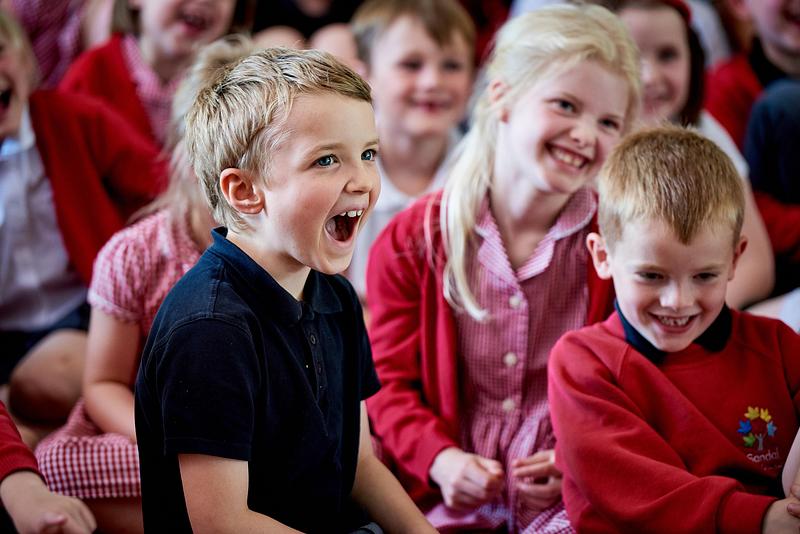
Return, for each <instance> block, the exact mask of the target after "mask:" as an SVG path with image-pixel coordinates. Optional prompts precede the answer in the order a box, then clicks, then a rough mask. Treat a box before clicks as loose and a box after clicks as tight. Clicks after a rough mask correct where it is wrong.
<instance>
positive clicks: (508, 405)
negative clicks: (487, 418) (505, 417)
mask: <svg viewBox="0 0 800 534" xmlns="http://www.w3.org/2000/svg"><path fill="white" fill-rule="evenodd" d="M516 407H517V403H516V402H514V399H512V398H511V397H508V398H507V399H505V400H504V401H503V411H504V412H506V413H508V412H510V411H512V410H514V408H516Z"/></svg>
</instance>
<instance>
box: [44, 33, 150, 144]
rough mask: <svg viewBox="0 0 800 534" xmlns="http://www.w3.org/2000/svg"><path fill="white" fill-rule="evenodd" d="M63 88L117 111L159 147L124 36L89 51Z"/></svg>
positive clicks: (76, 61) (78, 62)
mask: <svg viewBox="0 0 800 534" xmlns="http://www.w3.org/2000/svg"><path fill="white" fill-rule="evenodd" d="M58 87H59V89H62V90H64V91H67V92H69V93H80V94H85V95H90V96H93V97H95V98H97V99H98V100H100V101H102V102H103V103H104V104H105V105H107V106H110V107H111V108H113V109H114V110H116V111H117V112H118V113H119V114H120V115H122V117H123V118H125V119H127V121H128V122H129V123H130V124H131V125H132V126H133V127H134V128H135V129H136V130H137V131H138V132H139V133H140V134H142V135H143V136H145V137H146V138H147V139H150V141H151V142H152V143H153V145H154V146H159V143H158V141H157V140H156V138H155V135H154V134H153V128H152V127H151V126H150V118H149V117H148V116H147V112H146V111H145V109H144V105H143V104H142V101H141V100H140V99H139V95H138V94H137V93H136V84H135V83H134V81H133V78H132V77H131V73H130V71H129V70H128V66H127V64H126V63H125V58H124V57H123V54H122V36H121V35H119V34H117V35H114V36H112V37H111V39H110V40H109V41H107V42H106V43H105V44H103V45H100V46H98V47H96V48H92V49H91V50H87V51H86V52H84V53H83V54H81V55H80V56H78V58H77V59H76V60H75V62H74V63H73V64H72V65H71V66H70V68H69V70H67V72H66V74H64V78H63V79H62V80H61V83H60V84H59V86H58Z"/></svg>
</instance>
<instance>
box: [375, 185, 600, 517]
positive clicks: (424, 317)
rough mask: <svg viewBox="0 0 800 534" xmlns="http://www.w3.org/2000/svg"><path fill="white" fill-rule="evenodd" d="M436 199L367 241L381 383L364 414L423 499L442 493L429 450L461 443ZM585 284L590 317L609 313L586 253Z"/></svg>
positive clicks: (424, 200) (430, 499)
mask: <svg viewBox="0 0 800 534" xmlns="http://www.w3.org/2000/svg"><path fill="white" fill-rule="evenodd" d="M440 205H441V192H439V193H436V194H433V195H430V196H427V197H423V198H421V199H419V200H418V201H416V202H415V203H414V204H413V205H412V206H411V207H410V208H408V209H407V210H405V211H404V212H402V213H400V214H399V215H398V216H397V217H395V218H394V219H393V220H392V222H391V223H389V225H388V226H387V227H386V229H384V231H383V232H382V233H381V234H380V235H379V236H378V239H377V240H376V241H375V243H374V244H373V245H372V249H371V250H370V257H369V268H368V269H367V297H368V300H369V311H370V317H371V320H370V325H369V335H370V341H371V343H372V352H373V358H374V359H375V368H376V370H377V372H378V378H380V380H381V384H382V387H381V389H380V391H379V392H378V393H377V394H375V395H373V396H372V397H370V398H369V399H368V400H367V407H368V408H369V415H370V421H371V422H372V428H373V431H374V432H375V434H376V435H377V436H378V438H379V439H380V442H381V445H382V448H383V449H384V451H385V452H386V453H387V454H388V456H389V460H390V462H393V463H394V464H395V465H394V467H395V470H396V472H397V475H398V478H399V479H400V481H401V482H402V483H403V485H404V487H405V488H406V490H408V491H409V493H410V494H411V497H412V498H413V499H414V500H415V501H416V502H418V503H420V504H421V505H422V506H423V507H427V506H430V505H433V504H435V503H436V502H438V501H440V500H441V492H440V491H439V489H438V488H436V487H434V486H433V485H432V484H431V481H430V479H429V477H428V472H429V470H430V467H431V464H432V463H433V460H434V458H435V457H436V455H437V454H439V453H440V452H441V451H442V450H443V449H445V448H447V447H451V446H453V447H458V446H459V428H460V427H459V393H460V388H459V379H458V372H459V369H458V355H457V353H456V350H457V346H458V345H457V339H456V327H455V318H454V315H453V310H452V308H451V307H450V304H448V302H447V301H446V300H445V298H444V290H443V281H444V259H445V258H444V249H443V247H442V238H441V234H440V232H439V208H440ZM593 224H595V223H593ZM595 227H596V224H595ZM426 234H428V235H426ZM428 240H429V244H428V245H426V243H428ZM587 254H588V252H587ZM587 285H588V287H589V302H588V307H589V309H588V310H587V318H586V322H587V324H590V323H593V322H596V321H601V320H603V319H605V318H606V317H608V315H609V314H610V313H611V311H612V309H613V300H614V290H613V286H612V284H611V283H610V281H606V280H601V279H600V278H598V277H597V274H596V273H595V271H594V266H593V264H592V262H591V261H590V262H588V273H587Z"/></svg>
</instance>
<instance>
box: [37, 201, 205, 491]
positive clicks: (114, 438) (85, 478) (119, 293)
mask: <svg viewBox="0 0 800 534" xmlns="http://www.w3.org/2000/svg"><path fill="white" fill-rule="evenodd" d="M199 257H200V251H198V249H197V245H195V243H194V241H193V240H192V238H191V236H190V233H189V227H188V224H187V223H186V221H185V218H178V219H176V218H174V217H173V216H172V215H171V213H170V212H168V211H161V212H158V213H155V214H153V215H151V216H149V217H147V218H145V219H142V220H141V221H139V222H137V223H136V224H134V225H132V226H130V227H128V228H126V229H124V230H122V231H120V232H118V233H117V234H116V235H114V237H112V238H111V240H109V242H108V243H107V244H106V246H105V247H103V250H101V251H100V254H98V256H97V260H96V262H95V266H94V275H93V278H92V285H91V288H90V289H89V303H90V304H91V305H92V306H93V307H95V308H98V309H100V310H102V311H103V312H105V313H108V314H109V315H111V316H112V317H114V318H116V319H118V320H120V321H125V322H135V323H137V324H138V325H139V329H140V332H141V334H142V336H143V337H144V336H146V335H147V333H148V332H149V330H150V325H151V324H152V322H153V318H154V317H155V315H156V312H157V311H158V307H159V306H160V305H161V302H162V301H163V300H164V297H166V295H167V293H168V292H169V290H170V289H171V288H172V286H173V285H175V283H176V282H177V281H178V280H179V279H180V277H181V276H183V274H184V273H185V272H186V271H188V270H189V269H190V268H191V267H192V265H194V264H195V262H196V261H197V259H198V258H199ZM36 459H37V461H38V462H39V467H40V469H41V472H42V475H44V477H45V480H47V484H48V486H49V487H50V489H51V490H53V491H56V492H58V493H62V494H64V495H71V496H74V497H79V498H81V499H99V498H122V497H138V496H140V495H141V487H140V484H139V455H138V451H137V449H136V444H135V443H132V442H131V441H130V440H129V439H128V438H127V437H126V436H123V435H120V434H105V433H103V432H102V430H101V429H100V428H98V427H97V425H95V424H94V423H93V422H92V420H91V419H90V418H89V416H88V414H87V413H86V410H85V408H84V404H83V401H80V402H79V403H78V404H77V405H76V406H75V408H74V409H73V411H72V413H71V414H70V417H69V420H68V421H67V424H66V425H65V426H63V427H62V428H60V429H59V430H57V431H56V432H54V433H53V434H51V435H50V436H48V437H47V438H46V439H45V440H43V441H42V442H41V443H40V444H39V446H38V447H37V448H36Z"/></svg>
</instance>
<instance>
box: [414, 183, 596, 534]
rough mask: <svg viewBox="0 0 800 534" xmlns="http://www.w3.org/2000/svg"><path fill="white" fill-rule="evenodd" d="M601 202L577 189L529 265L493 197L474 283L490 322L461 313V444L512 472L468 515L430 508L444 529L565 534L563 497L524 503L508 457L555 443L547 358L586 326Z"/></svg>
mask: <svg viewBox="0 0 800 534" xmlns="http://www.w3.org/2000/svg"><path fill="white" fill-rule="evenodd" d="M596 209H597V204H596V201H595V198H594V195H593V194H592V192H591V191H590V190H588V189H582V190H580V191H578V192H577V193H576V194H575V195H573V196H572V198H571V199H570V200H569V202H568V203H567V205H566V206H565V207H564V209H563V210H562V212H561V213H560V215H559V216H558V219H557V220H556V222H555V224H554V225H553V226H552V227H551V228H550V230H549V231H548V232H547V234H546V235H545V237H544V238H543V239H542V240H541V241H540V242H539V244H538V245H537V247H536V249H535V250H534V251H533V253H532V254H531V256H530V257H529V258H528V260H526V261H525V263H524V264H523V265H522V266H521V267H520V268H519V269H517V271H516V272H515V271H514V269H513V268H512V267H511V264H510V262H509V259H508V254H507V253H506V249H505V246H504V245H503V241H502V238H501V236H500V232H499V230H498V228H497V224H496V222H495V219H494V217H493V215H492V213H491V211H490V209H489V206H488V202H485V203H484V207H483V209H482V211H481V213H480V214H479V217H478V225H477V227H476V232H477V234H478V236H479V238H480V241H479V244H478V245H477V254H476V255H475V256H473V258H472V259H471V260H470V261H469V262H468V276H469V283H470V287H472V288H475V289H474V290H475V295H476V297H477V299H478V302H479V303H480V304H481V306H482V307H483V308H484V309H486V310H487V311H488V312H489V316H488V319H487V320H485V321H484V322H477V321H475V320H473V319H471V318H470V317H469V316H468V315H467V314H465V313H459V314H457V315H456V325H457V329H458V339H459V347H458V350H459V354H460V356H461V360H460V365H461V373H462V377H463V382H462V383H463V392H462V399H463V403H464V404H463V406H464V416H463V418H462V422H463V424H462V435H461V445H462V448H463V449H464V450H467V451H470V452H474V453H476V454H479V455H481V456H485V457H488V458H494V459H496V460H498V461H500V462H501V463H502V464H503V465H504V467H505V471H506V474H507V477H508V478H507V483H506V489H505V490H504V493H503V495H502V498H501V499H500V500H498V501H496V502H493V503H490V504H487V505H485V506H483V507H482V508H480V509H479V510H477V511H476V512H473V513H471V514H457V513H453V512H452V511H450V510H448V509H447V508H445V507H444V506H439V507H438V508H437V509H435V510H434V511H433V512H432V513H430V514H429V516H428V517H429V519H431V520H432V521H433V522H434V525H435V526H437V527H438V528H443V529H449V528H478V529H494V528H498V527H499V526H501V525H505V526H506V528H508V530H509V532H525V533H528V532H531V533H532V532H536V533H566V532H572V528H571V526H570V524H569V521H568V519H567V516H566V512H565V511H564V506H563V504H562V503H558V504H556V505H554V506H552V507H550V508H548V509H546V510H544V511H538V510H530V509H525V508H524V507H523V505H522V504H521V503H520V502H519V500H518V495H517V491H516V489H515V486H514V479H513V478H512V477H511V475H510V473H511V461H512V460H513V459H515V458H524V457H527V456H531V455H532V454H534V453H535V452H537V451H539V450H543V449H552V448H553V447H554V445H555V437H554V435H553V429H552V426H551V423H550V417H549V410H548V403H547V358H548V354H549V352H550V349H551V348H552V347H553V345H554V344H555V342H556V341H557V340H558V338H559V337H561V335H562V334H563V333H564V332H566V331H568V330H572V329H575V328H579V327H581V326H583V324H584V322H585V320H586V309H587V304H588V288H587V284H586V272H587V267H588V266H587V263H586V262H587V261H590V258H589V255H588V252H587V250H586V247H585V245H584V242H585V239H586V235H587V234H588V231H589V223H590V222H591V219H592V216H593V215H594V213H595V211H596Z"/></svg>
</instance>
